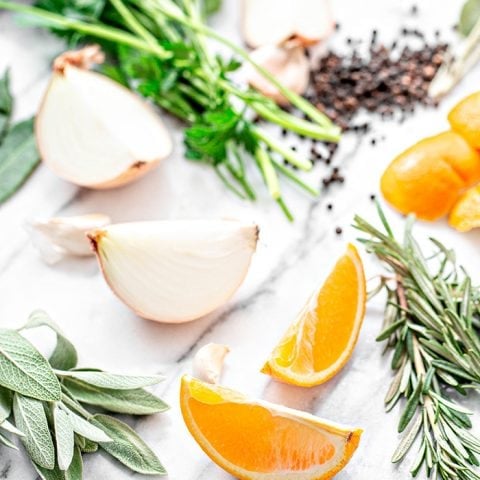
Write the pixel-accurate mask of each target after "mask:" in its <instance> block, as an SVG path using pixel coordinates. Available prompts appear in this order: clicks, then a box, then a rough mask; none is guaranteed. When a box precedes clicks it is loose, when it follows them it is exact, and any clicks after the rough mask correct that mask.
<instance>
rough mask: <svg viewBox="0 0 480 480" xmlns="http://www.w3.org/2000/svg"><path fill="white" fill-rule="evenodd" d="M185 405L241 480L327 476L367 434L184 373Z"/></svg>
mask: <svg viewBox="0 0 480 480" xmlns="http://www.w3.org/2000/svg"><path fill="white" fill-rule="evenodd" d="M180 407H181V411H182V415H183V419H184V420H185V424H186V426H187V428H188V430H189V431H190V433H191V434H192V436H193V438H194V439H195V440H196V441H197V443H198V444H199V446H200V447H201V448H202V449H203V451H204V452H205V453H206V454H207V455H208V456H209V457H210V458H211V459H212V460H213V461H214V462H215V463H216V464H217V465H219V466H220V467H222V468H224V469H225V470H226V471H227V472H229V473H231V474H232V475H233V476H234V477H235V478H239V479H240V480H282V479H283V480H327V479H330V478H333V476H334V475H335V474H336V473H338V472H339V471H340V470H341V469H342V468H344V467H345V465H346V464H347V463H348V462H349V461H350V459H351V457H352V455H353V454H354V453H355V451H356V449H357V447H358V445H359V442H360V437H361V435H362V430H361V429H351V428H348V427H342V426H340V425H336V424H332V423H331V422H328V421H326V420H322V419H320V418H318V417H315V416H313V415H310V414H308V413H305V412H301V411H299V410H293V409H290V408H286V407H282V406H280V405H275V404H272V403H268V402H263V401H251V400H249V399H248V398H247V397H245V396H244V395H242V394H241V393H239V392H236V391H235V390H230V389H228V388H225V387H221V386H219V385H213V384H208V383H205V382H202V381H201V380H198V379H195V378H192V377H190V376H188V375H186V376H184V377H183V378H182V381H181V389H180Z"/></svg>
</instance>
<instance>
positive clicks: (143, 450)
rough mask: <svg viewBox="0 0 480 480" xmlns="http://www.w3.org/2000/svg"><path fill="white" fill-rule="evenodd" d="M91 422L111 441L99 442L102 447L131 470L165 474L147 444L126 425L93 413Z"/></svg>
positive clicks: (106, 416)
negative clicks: (111, 440)
mask: <svg viewBox="0 0 480 480" xmlns="http://www.w3.org/2000/svg"><path fill="white" fill-rule="evenodd" d="M92 422H93V423H94V424H95V425H97V426H98V427H100V428H103V429H104V430H105V431H106V432H107V433H108V436H109V437H111V438H112V439H113V442H112V443H101V444H100V447H101V448H103V449H104V450H105V451H106V452H107V453H109V454H110V455H111V456H112V457H114V458H116V459H117V460H118V461H119V462H121V463H123V464H124V465H125V466H127V467H128V468H130V469H131V470H133V471H135V472H138V473H143V474H146V475H155V474H158V475H165V474H166V473H167V472H166V471H165V469H164V468H163V466H162V464H161V463H160V460H159V459H158V458H157V456H156V455H155V453H154V452H153V451H152V450H151V449H150V447H148V446H147V444H146V443H145V442H144V441H143V440H142V439H141V438H140V437H139V436H138V435H137V434H136V433H135V431H134V430H132V429H131V428H130V427H129V426H128V425H126V424H125V423H123V422H121V421H120V420H117V419H116V418H113V417H110V416H108V415H101V414H97V415H94V417H93V420H92Z"/></svg>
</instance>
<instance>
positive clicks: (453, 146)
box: [380, 131, 480, 220]
mask: <svg viewBox="0 0 480 480" xmlns="http://www.w3.org/2000/svg"><path fill="white" fill-rule="evenodd" d="M479 180H480V155H479V154H478V152H476V151H475V150H474V149H473V148H472V147H471V146H470V145H469V144H468V142H467V141H466V140H465V139H463V138H462V137H461V136H460V135H459V134H458V133H455V132H451V131H448V132H443V133H440V134H439V135H435V136H434V137H429V138H425V139H423V140H421V141H420V142H418V143H416V144H415V145H413V146H412V147H410V148H408V149H407V150H405V151H404V152H403V153H401V154H400V155H399V156H398V157H396V158H395V159H394V160H393V161H392V163H391V164H390V165H389V166H388V167H387V169H386V170H385V172H384V174H383V176H382V179H381V185H380V186H381V190H382V193H383V196H384V197H385V199H386V200H387V201H388V202H389V203H390V204H391V205H392V206H393V207H395V208H396V209H397V210H398V211H400V212H401V213H404V214H408V213H414V214H415V215H416V216H417V217H418V218H421V219H423V220H436V219H437V218H440V217H443V216H444V215H446V214H447V213H448V212H449V211H450V209H451V208H452V206H453V204H454V203H455V201H456V200H457V198H458V196H459V195H460V194H461V193H462V191H463V190H464V189H465V188H468V187H469V186H471V185H473V184H474V183H476V182H477V181H479Z"/></svg>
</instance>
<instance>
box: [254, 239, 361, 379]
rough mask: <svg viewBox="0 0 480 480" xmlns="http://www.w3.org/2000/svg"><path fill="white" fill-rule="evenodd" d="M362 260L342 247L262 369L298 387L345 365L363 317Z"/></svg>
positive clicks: (331, 373) (332, 372)
mask: <svg viewBox="0 0 480 480" xmlns="http://www.w3.org/2000/svg"><path fill="white" fill-rule="evenodd" d="M365 301H366V287H365V274H364V272H363V265H362V260H361V259H360V257H359V255H358V252H357V249H356V248H355V247H354V246H353V245H348V248H347V251H346V253H345V254H344V255H343V256H342V257H340V259H339V260H338V262H337V263H336V265H335V267H334V268H333V270H332V272H331V273H330V275H329V277H328V278H327V280H326V281H325V283H324V284H323V286H322V287H321V288H320V289H319V290H318V291H316V292H315V293H314V294H313V295H312V296H311V297H310V299H309V300H308V301H307V303H306V305H305V306H304V307H303V309H302V311H301V312H300V314H299V315H298V317H297V319H296V321H295V322H294V323H293V324H292V325H291V326H290V328H289V329H288V330H287V333H286V334H285V335H284V337H283V338H282V340H281V341H280V343H279V344H278V345H277V346H276V347H275V349H274V350H273V352H272V353H271V355H270V358H269V359H268V361H267V363H266V364H265V365H264V367H263V369H262V372H263V373H266V374H268V375H271V376H272V377H275V378H277V379H279V380H282V381H284V382H287V383H292V384H294V385H300V386H303V387H312V386H314V385H320V384H321V383H324V382H326V381H327V380H328V379H330V378H331V377H333V376H334V375H336V374H337V373H338V372H339V371H340V370H341V369H342V368H343V367H344V366H345V364H346V363H347V361H348V360H349V358H350V356H351V355H352V352H353V349H354V347H355V344H356V343H357V338H358V334H359V332H360V327H361V326H362V322H363V318H364V316H365Z"/></svg>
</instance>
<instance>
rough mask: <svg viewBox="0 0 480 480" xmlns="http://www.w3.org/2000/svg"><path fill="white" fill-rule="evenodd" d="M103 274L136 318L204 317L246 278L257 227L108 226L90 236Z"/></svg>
mask: <svg viewBox="0 0 480 480" xmlns="http://www.w3.org/2000/svg"><path fill="white" fill-rule="evenodd" d="M88 236H89V238H90V239H91V241H92V244H93V246H94V249H95V251H96V253H97V257H98V260H99V263H100V266H101V268H102V272H103V275H104V277H105V279H106V281H107V282H108V284H109V285H110V287H111V289H112V290H113V291H114V293H116V295H117V296H118V297H119V298H120V299H121V300H122V301H123V302H124V303H125V304H126V305H128V306H129V307H130V308H131V309H132V310H133V311H135V312H136V313H137V314H138V315H139V316H141V317H143V318H147V319H150V320H155V321H158V322H165V323H182V322H188V321H190V320H194V319H196V318H199V317H201V316H203V315H206V314H208V313H210V312H212V311H213V310H215V309H216V308H218V307H220V306H221V305H223V304H224V303H225V302H227V300H228V299H229V298H230V297H231V296H232V295H233V294H234V293H235V291H236V290H237V289H238V287H239V286H240V284H241V283H242V281H243V279H244V278H245V275H246V274H247V271H248V268H249V265H250V261H251V259H252V255H253V252H254V251H255V248H256V244H257V238H258V227H257V226H256V225H254V224H250V223H244V222H240V221H234V220H178V221H158V222H136V223H124V224H116V225H110V226H107V227H105V228H102V229H99V230H96V231H93V232H89V234H88Z"/></svg>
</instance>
